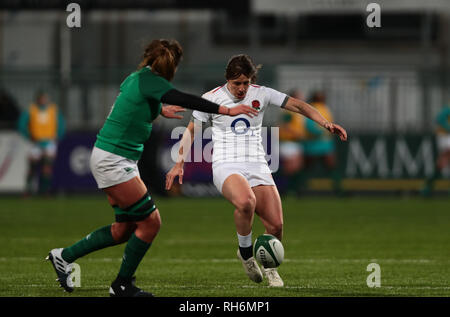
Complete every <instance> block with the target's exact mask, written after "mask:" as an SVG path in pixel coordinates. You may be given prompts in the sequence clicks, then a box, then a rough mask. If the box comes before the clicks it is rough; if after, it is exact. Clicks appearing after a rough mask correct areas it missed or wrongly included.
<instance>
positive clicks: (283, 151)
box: [280, 141, 303, 158]
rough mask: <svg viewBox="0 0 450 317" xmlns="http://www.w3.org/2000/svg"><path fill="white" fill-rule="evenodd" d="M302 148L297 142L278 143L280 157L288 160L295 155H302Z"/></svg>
mask: <svg viewBox="0 0 450 317" xmlns="http://www.w3.org/2000/svg"><path fill="white" fill-rule="evenodd" d="M302 153H303V147H302V145H301V144H300V143H298V142H290V141H284V142H281V143H280V156H281V157H282V158H289V157H293V156H297V155H302Z"/></svg>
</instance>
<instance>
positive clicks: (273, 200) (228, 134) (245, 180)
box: [166, 54, 347, 287]
mask: <svg viewBox="0 0 450 317" xmlns="http://www.w3.org/2000/svg"><path fill="white" fill-rule="evenodd" d="M257 71H258V67H257V66H255V64H254V63H253V61H252V60H251V58H250V57H249V56H248V55H244V54H241V55H236V56H233V57H232V58H231V59H230V60H229V61H228V65H227V68H226V72H225V78H226V80H227V81H226V83H225V84H224V85H223V86H220V87H217V88H215V89H213V90H211V91H209V92H207V93H205V94H204V95H203V98H205V99H207V100H209V101H212V102H215V103H218V104H221V105H224V106H226V107H229V108H233V107H235V106H237V105H238V104H240V103H246V104H250V105H252V106H253V108H255V109H257V110H258V111H259V114H258V115H257V116H255V117H253V118H249V117H244V116H242V115H240V116H236V117H228V116H223V115H220V114H209V113H205V112H200V111H194V112H193V113H192V120H191V122H190V123H189V125H188V126H187V128H186V130H185V132H184V134H183V137H182V139H181V142H180V149H179V157H178V159H177V162H176V164H175V165H174V166H173V167H172V169H171V170H170V171H169V172H168V173H167V175H166V189H167V190H169V189H170V188H171V186H172V184H173V181H174V179H175V178H176V177H177V176H178V178H179V183H180V184H182V182H183V165H184V161H185V158H186V157H187V155H188V153H189V150H190V148H191V145H192V142H193V140H194V128H195V126H196V125H201V123H202V122H208V121H210V122H211V123H212V142H213V156H212V170H213V181H214V185H215V186H216V187H217V189H218V190H219V192H221V193H222V195H223V196H224V197H225V198H226V199H227V200H228V201H230V202H231V203H232V204H233V205H234V207H235V210H234V221H235V225H236V231H237V236H238V243H239V248H238V250H237V256H238V258H239V259H240V260H241V262H242V264H243V267H244V269H245V271H246V273H247V275H248V277H249V278H250V279H251V280H252V281H254V282H256V283H260V282H261V281H262V280H263V274H262V272H261V269H260V268H259V266H258V264H257V263H256V261H255V259H254V257H253V245H252V225H253V219H254V214H255V212H256V214H257V215H258V216H259V217H260V219H261V221H262V223H263V225H264V227H265V230H266V232H265V233H268V234H272V235H274V236H276V237H277V238H278V239H279V240H280V241H281V240H282V238H283V210H282V207H281V199H280V195H279V193H278V190H277V187H276V186H275V183H274V180H273V178H272V174H271V171H270V168H269V166H268V164H267V161H266V159H265V151H264V148H263V145H262V133H261V130H262V129H261V126H262V121H263V116H264V112H265V110H266V109H267V108H268V107H269V106H275V107H281V108H284V109H286V110H289V111H293V112H297V113H300V114H302V115H305V116H306V117H308V118H310V119H312V120H313V121H315V122H317V123H318V124H319V125H320V126H322V127H323V128H325V129H327V130H328V131H330V132H331V133H334V134H337V135H338V136H339V137H340V139H341V140H342V141H346V140H347V132H346V131H345V130H344V129H343V128H342V127H341V126H339V125H337V124H335V123H331V122H328V121H327V120H326V119H325V118H324V117H323V116H322V115H321V114H320V113H319V112H318V111H317V110H316V109H315V108H314V107H312V106H310V105H309V104H307V103H305V102H303V101H301V100H299V99H295V98H293V97H290V96H288V95H286V94H284V93H281V92H279V91H276V90H274V89H272V88H269V87H264V86H258V85H255V84H254V83H255V81H256V74H257ZM263 271H264V275H265V276H266V278H267V280H268V282H269V286H273V287H282V286H283V285H284V282H283V280H282V279H281V277H280V276H279V274H278V272H277V269H276V268H263Z"/></svg>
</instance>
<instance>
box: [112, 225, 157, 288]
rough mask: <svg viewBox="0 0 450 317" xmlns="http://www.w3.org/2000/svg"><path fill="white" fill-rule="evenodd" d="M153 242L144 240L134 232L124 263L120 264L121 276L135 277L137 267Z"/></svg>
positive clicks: (124, 256)
mask: <svg viewBox="0 0 450 317" xmlns="http://www.w3.org/2000/svg"><path fill="white" fill-rule="evenodd" d="M151 245H152V243H151V242H150V243H147V242H145V241H142V240H141V239H139V238H138V237H136V235H135V234H134V233H133V234H132V235H131V237H130V239H129V240H128V243H127V246H126V247H125V252H124V255H123V260H122V265H121V266H120V271H119V277H120V278H122V279H125V280H129V279H131V278H132V277H133V274H134V273H135V272H136V269H137V267H138V265H139V263H141V260H142V258H143V257H144V255H145V253H146V252H147V250H148V248H150V246H151Z"/></svg>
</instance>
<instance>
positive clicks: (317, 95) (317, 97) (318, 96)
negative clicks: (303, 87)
mask: <svg viewBox="0 0 450 317" xmlns="http://www.w3.org/2000/svg"><path fill="white" fill-rule="evenodd" d="M310 100H311V101H310V102H321V103H324V102H325V94H324V93H323V92H322V91H320V90H317V91H314V92H313V93H312V94H311V98H310Z"/></svg>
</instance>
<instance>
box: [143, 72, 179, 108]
mask: <svg viewBox="0 0 450 317" xmlns="http://www.w3.org/2000/svg"><path fill="white" fill-rule="evenodd" d="M171 89H173V85H172V84H171V83H170V82H169V81H167V80H166V79H165V78H163V77H161V76H156V75H154V74H151V73H142V74H141V75H140V78H139V90H140V91H141V94H143V95H144V96H145V98H148V99H155V100H158V101H161V97H162V96H163V95H165V94H166V93H167V92H168V91H169V90H171Z"/></svg>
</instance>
